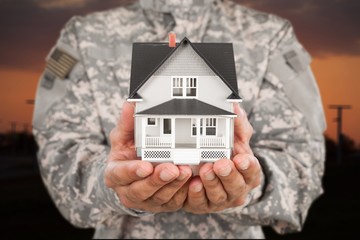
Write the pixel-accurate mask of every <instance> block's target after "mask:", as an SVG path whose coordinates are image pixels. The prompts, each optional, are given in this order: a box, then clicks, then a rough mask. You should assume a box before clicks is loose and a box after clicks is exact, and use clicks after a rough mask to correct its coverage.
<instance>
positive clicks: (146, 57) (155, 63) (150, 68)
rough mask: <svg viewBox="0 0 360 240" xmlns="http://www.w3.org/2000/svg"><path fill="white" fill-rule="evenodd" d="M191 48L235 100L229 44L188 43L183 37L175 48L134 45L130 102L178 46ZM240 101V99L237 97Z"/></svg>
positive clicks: (233, 65)
mask: <svg viewBox="0 0 360 240" xmlns="http://www.w3.org/2000/svg"><path fill="white" fill-rule="evenodd" d="M188 43H189V44H190V45H191V46H192V48H193V49H194V50H195V52H196V53H197V54H198V55H199V56H200V57H201V58H202V59H203V60H204V61H205V62H206V64H207V65H208V66H209V67H210V68H211V69H212V70H213V71H214V72H215V73H216V74H217V75H218V76H219V77H220V78H221V79H222V80H223V81H224V83H225V84H226V85H227V86H228V87H229V88H230V89H231V91H232V92H233V94H234V95H236V96H238V86H237V78H236V70H235V61H234V51H233V46H232V43H191V42H190V41H189V39H187V38H186V37H185V38H184V39H183V40H182V41H181V42H180V43H177V44H176V45H177V46H176V47H175V48H171V47H169V45H168V44H167V43H134V44H133V49H132V63H131V77H130V93H129V98H133V97H134V96H135V94H136V93H137V91H138V90H139V89H140V87H141V86H142V85H143V84H144V83H145V82H146V81H147V80H148V79H149V78H150V77H151V76H152V75H153V74H154V73H155V72H156V70H158V69H159V68H160V67H161V65H162V64H163V63H164V62H165V61H166V60H167V59H168V58H169V57H170V56H171V55H172V54H173V53H174V52H175V51H176V50H177V48H178V47H179V46H180V45H181V44H188ZM239 99H241V98H240V97H239Z"/></svg>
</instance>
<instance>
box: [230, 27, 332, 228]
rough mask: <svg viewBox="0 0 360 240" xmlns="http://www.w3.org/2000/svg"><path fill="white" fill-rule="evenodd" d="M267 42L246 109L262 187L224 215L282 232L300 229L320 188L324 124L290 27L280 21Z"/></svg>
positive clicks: (306, 64)
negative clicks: (261, 73)
mask: <svg viewBox="0 0 360 240" xmlns="http://www.w3.org/2000/svg"><path fill="white" fill-rule="evenodd" d="M269 46H270V49H269V51H270V59H269V64H268V68H267V72H266V75H265V77H264V80H263V83H262V85H261V89H260V92H259V95H258V98H257V100H256V103H255V105H254V108H253V109H252V111H251V112H250V113H249V120H250V122H251V124H252V126H253V128H254V135H253V137H252V139H251V147H252V149H253V151H254V154H255V155H256V156H257V158H258V159H259V161H260V163H261V166H262V169H263V172H264V176H265V181H264V184H263V186H262V187H263V190H262V194H258V195H257V197H255V198H253V199H252V200H251V201H250V202H249V204H248V206H246V207H245V208H243V209H240V210H236V211H233V212H232V213H230V214H229V215H231V217H233V218H234V220H235V219H236V218H237V219H239V218H240V221H241V222H242V224H244V225H258V224H260V225H267V226H271V227H272V228H273V229H274V230H275V231H276V232H278V233H281V234H284V233H288V232H295V231H300V230H301V229H302V227H303V224H304V222H305V220H306V216H307V213H308V210H309V208H310V206H311V204H312V203H313V201H314V200H315V199H316V198H317V197H319V195H320V194H322V192H323V189H322V176H323V173H324V161H325V146H324V137H323V132H324V130H325V128H326V124H325V120H324V112H323V107H322V102H321V97H320V94H319V90H318V87H317V84H316V80H315V79H314V77H313V75H312V72H311V69H310V66H309V64H310V56H309V55H308V53H307V52H306V51H305V50H304V49H303V47H302V46H301V45H300V44H299V42H298V41H297V39H296V36H295V33H294V31H293V29H292V26H291V25H290V24H289V23H286V24H285V25H284V27H283V28H282V29H281V30H280V31H279V32H278V34H277V36H276V38H274V39H273V40H272V42H271V43H270V45H269Z"/></svg>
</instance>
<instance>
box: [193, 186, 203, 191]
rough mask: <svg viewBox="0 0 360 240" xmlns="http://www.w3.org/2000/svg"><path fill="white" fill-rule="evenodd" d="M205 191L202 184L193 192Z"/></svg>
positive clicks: (195, 187)
mask: <svg viewBox="0 0 360 240" xmlns="http://www.w3.org/2000/svg"><path fill="white" fill-rule="evenodd" d="M202 189H203V185H202V184H197V185H195V186H194V187H193V191H194V192H200V191H201V190H202Z"/></svg>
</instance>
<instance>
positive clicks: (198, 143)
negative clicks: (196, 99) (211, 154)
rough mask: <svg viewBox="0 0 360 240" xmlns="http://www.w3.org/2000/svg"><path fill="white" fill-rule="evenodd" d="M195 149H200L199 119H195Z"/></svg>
mask: <svg viewBox="0 0 360 240" xmlns="http://www.w3.org/2000/svg"><path fill="white" fill-rule="evenodd" d="M191 127H192V126H191ZM191 130H192V129H191ZM196 148H197V149H199V148H200V118H199V117H198V118H196Z"/></svg>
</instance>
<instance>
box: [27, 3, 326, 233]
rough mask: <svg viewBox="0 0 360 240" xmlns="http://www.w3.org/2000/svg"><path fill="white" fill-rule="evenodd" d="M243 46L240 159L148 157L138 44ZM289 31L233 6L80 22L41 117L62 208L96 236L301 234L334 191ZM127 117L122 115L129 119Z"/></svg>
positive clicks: (309, 82)
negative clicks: (326, 192) (325, 182)
mask: <svg viewBox="0 0 360 240" xmlns="http://www.w3.org/2000/svg"><path fill="white" fill-rule="evenodd" d="M170 31H173V32H175V33H176V34H177V36H178V37H179V38H180V39H182V38H183V37H185V36H186V37H188V38H189V39H190V40H191V41H192V42H231V43H233V45H234V52H235V63H236V68H237V77H238V86H239V88H240V89H239V93H240V96H242V97H243V99H244V102H243V103H242V106H241V108H240V107H239V106H237V107H236V113H237V114H238V117H237V119H236V122H235V140H234V146H235V147H234V153H233V158H232V159H231V160H230V159H228V160H225V159H223V160H219V161H217V162H216V163H213V164H212V163H207V164H203V165H202V166H201V168H200V170H199V175H198V176H193V175H192V173H191V169H190V168H189V167H186V166H175V165H173V164H170V163H163V164H159V165H152V164H150V163H149V162H145V161H141V160H137V159H136V154H135V151H134V146H133V128H134V126H133V105H132V104H130V103H126V97H127V93H128V86H129V77H130V62H131V47H132V43H133V42H165V41H167V36H168V33H169V32H170ZM310 59H311V58H310V56H309V54H308V53H307V52H306V51H305V50H304V48H303V47H302V45H301V44H300V43H299V42H298V40H297V39H296V36H295V34H294V31H293V28H292V26H291V24H290V23H289V22H288V21H287V20H285V19H282V18H280V17H278V16H275V15H272V14H267V13H263V12H259V11H255V10H252V9H248V8H246V7H243V6H241V5H238V4H236V3H234V2H232V1H220V0H213V1H206V0H187V1H166V2H165V1H151V0H146V1H145V0H140V1H139V2H134V3H132V4H130V5H128V6H125V7H119V8H115V9H111V10H108V11H104V12H97V13H93V14H89V15H87V16H84V17H80V16H76V17H73V18H72V19H71V20H70V21H69V22H68V23H67V24H66V26H65V27H64V29H63V30H62V31H61V35H60V38H59V39H58V41H57V43H56V45H55V47H54V48H53V50H52V51H51V53H50V54H49V56H48V57H47V67H46V69H45V70H44V73H43V75H42V77H41V79H40V81H39V86H38V90H37V97H36V105H35V112H34V119H33V127H34V128H33V129H34V134H35V137H36V140H37V143H38V145H39V153H38V159H39V166H40V169H41V174H42V178H43V181H44V183H45V185H46V187H47V188H48V190H49V193H50V195H51V197H52V199H53V201H54V202H55V204H56V206H57V207H58V209H59V210H60V212H61V214H62V215H63V216H64V217H65V218H66V219H67V220H68V221H70V222H71V223H72V224H73V225H75V226H78V227H81V228H95V235H94V238H218V239H225V238H263V237H264V233H263V231H262V228H261V226H271V227H272V228H273V229H274V230H275V231H276V232H278V233H281V234H284V233H289V232H295V231H300V230H301V229H302V227H303V224H304V222H305V220H306V216H307V212H308V210H309V207H310V206H311V204H312V203H313V201H314V200H315V199H316V198H317V197H318V196H319V195H320V194H321V193H322V186H321V180H322V176H323V172H324V138H323V131H324V129H325V122H324V114H323V108H322V103H321V98H320V94H319V90H318V88H317V84H316V81H315V79H314V77H313V75H312V72H311V69H310V67H309V66H310V65H309V64H310ZM120 116H121V117H120Z"/></svg>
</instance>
